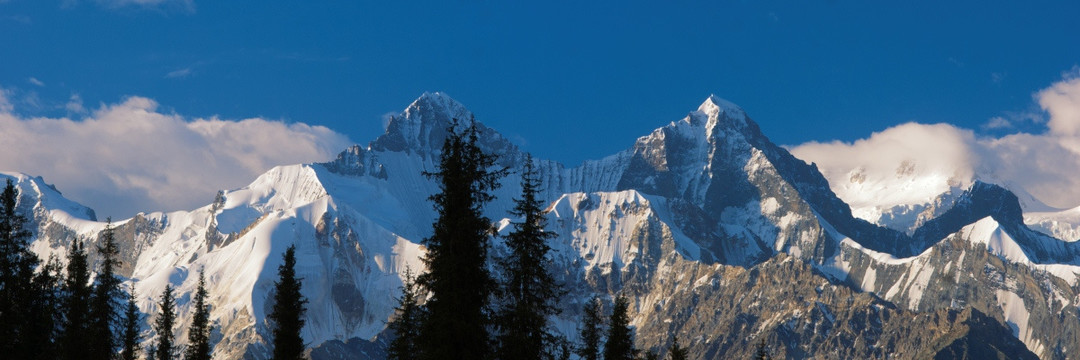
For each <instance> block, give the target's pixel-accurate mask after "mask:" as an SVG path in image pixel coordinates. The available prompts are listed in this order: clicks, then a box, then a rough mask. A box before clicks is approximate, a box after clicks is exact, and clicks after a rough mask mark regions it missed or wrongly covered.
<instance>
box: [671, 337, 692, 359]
mask: <svg viewBox="0 0 1080 360" xmlns="http://www.w3.org/2000/svg"><path fill="white" fill-rule="evenodd" d="M689 356H690V354H688V352H687V351H686V348H684V347H682V346H681V345H679V336H678V335H676V336H674V337H673V338H672V339H671V347H670V348H668V359H670V360H687V359H688V358H689Z"/></svg>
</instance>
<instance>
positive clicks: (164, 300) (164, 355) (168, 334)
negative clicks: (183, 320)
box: [150, 284, 176, 360]
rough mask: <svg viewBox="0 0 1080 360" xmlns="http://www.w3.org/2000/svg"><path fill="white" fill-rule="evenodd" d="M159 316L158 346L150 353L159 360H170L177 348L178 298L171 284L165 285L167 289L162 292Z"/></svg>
mask: <svg viewBox="0 0 1080 360" xmlns="http://www.w3.org/2000/svg"><path fill="white" fill-rule="evenodd" d="M158 311H160V313H158V317H157V320H154V332H156V333H157V346H156V347H155V348H154V349H153V350H154V351H153V352H152V353H151V354H150V356H151V357H153V358H154V359H157V360H170V359H172V358H173V357H174V356H175V354H176V350H175V349H174V348H173V347H174V345H175V344H173V326H175V325H176V299H175V298H174V295H173V288H172V285H171V284H166V285H165V291H163V292H162V293H161V302H159V303H158Z"/></svg>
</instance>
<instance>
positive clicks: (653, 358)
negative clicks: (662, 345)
mask: <svg viewBox="0 0 1080 360" xmlns="http://www.w3.org/2000/svg"><path fill="white" fill-rule="evenodd" d="M641 358H642V359H643V360H660V355H659V354H657V353H656V352H655V351H652V350H649V351H646V352H645V355H644V356H642V357H641Z"/></svg>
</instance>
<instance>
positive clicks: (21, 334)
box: [0, 179, 52, 358]
mask: <svg viewBox="0 0 1080 360" xmlns="http://www.w3.org/2000/svg"><path fill="white" fill-rule="evenodd" d="M18 200H19V191H18V189H17V188H16V187H15V183H14V182H12V181H11V179H8V180H7V184H6V186H5V187H4V190H3V192H2V194H0V324H3V326H0V354H6V355H9V356H12V357H22V358H30V357H33V356H35V354H38V353H40V351H42V350H43V349H40V348H38V347H37V346H36V345H35V343H36V342H37V341H36V340H40V339H39V338H38V336H40V335H41V334H33V332H32V330H31V329H30V327H33V326H35V325H36V324H34V323H33V322H31V321H29V320H30V317H31V315H32V314H33V312H32V311H31V310H32V309H33V308H34V307H35V306H36V305H42V304H40V302H41V301H42V296H44V294H43V293H41V292H40V291H36V289H37V288H36V287H35V286H34V284H33V278H34V271H35V269H36V268H37V266H38V263H39V262H40V261H39V260H38V258H37V256H36V255H34V253H33V252H31V251H30V244H29V242H30V236H31V233H30V231H29V230H27V229H26V228H24V226H25V224H26V222H27V220H26V217H25V216H23V215H22V214H21V213H19V211H18V209H17V205H18ZM51 290H52V289H50V291H51ZM31 335H34V336H31Z"/></svg>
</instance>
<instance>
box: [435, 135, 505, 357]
mask: <svg viewBox="0 0 1080 360" xmlns="http://www.w3.org/2000/svg"><path fill="white" fill-rule="evenodd" d="M471 123H472V125H471V126H470V127H469V128H468V129H466V130H465V131H464V132H462V133H458V132H457V131H456V130H455V128H456V126H457V121H456V120H455V121H454V124H453V125H451V127H450V129H448V133H449V135H448V136H447V138H446V141H445V142H444V143H443V147H442V155H441V157H440V161H439V165H438V169H437V171H436V172H434V173H426V174H425V175H427V176H429V177H431V178H434V179H436V180H437V181H438V183H439V193H437V194H435V195H432V196H431V198H430V199H431V200H432V202H434V207H435V211H436V212H437V213H438V217H437V219H436V220H435V223H434V225H433V227H434V229H433V230H434V231H433V233H432V235H431V237H429V238H427V239H425V240H424V244H425V245H426V246H427V254H426V255H425V256H424V263H425V264H426V265H427V270H428V272H427V273H424V274H422V275H420V277H419V278H418V279H417V282H418V283H419V284H421V286H423V287H424V288H425V289H426V290H427V291H428V292H429V294H430V296H431V298H430V299H429V300H428V301H427V303H426V307H427V309H428V316H426V320H425V321H424V323H423V325H422V326H421V329H420V333H421V336H420V343H419V345H420V346H419V347H420V356H421V357H422V358H427V359H436V358H438V359H447V358H450V359H484V358H487V357H489V356H490V355H491V354H492V348H491V338H490V337H489V333H488V329H489V328H490V327H491V325H492V321H491V315H490V306H489V304H490V301H491V295H492V294H493V292H494V290H495V281H494V280H493V279H492V276H491V274H490V273H489V272H488V267H487V266H486V262H487V254H488V248H489V247H490V237H491V235H492V233H493V232H494V229H493V228H492V223H491V220H490V219H488V218H487V217H485V216H483V212H482V208H483V205H484V204H486V203H488V202H490V201H491V200H493V199H494V196H493V195H491V191H493V190H494V189H496V188H497V187H498V186H499V182H498V180H499V178H500V177H502V176H503V175H504V173H505V170H499V171H493V170H491V168H492V167H493V166H494V165H495V157H494V156H492V155H488V154H484V153H483V151H481V150H480V148H479V147H477V140H478V130H477V128H476V123H475V121H474V122H471Z"/></svg>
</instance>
